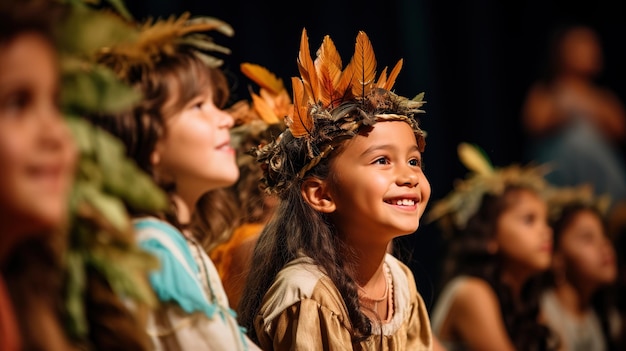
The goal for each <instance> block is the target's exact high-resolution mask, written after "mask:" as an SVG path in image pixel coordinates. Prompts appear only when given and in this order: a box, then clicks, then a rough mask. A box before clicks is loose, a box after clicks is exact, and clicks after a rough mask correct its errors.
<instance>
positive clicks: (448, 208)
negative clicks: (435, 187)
mask: <svg viewBox="0 0 626 351" xmlns="http://www.w3.org/2000/svg"><path fill="white" fill-rule="evenodd" d="M457 151H458V154H459V159H460V160H461V162H462V163H463V164H464V165H465V167H467V168H468V169H469V170H470V173H469V174H468V175H467V176H466V178H465V179H463V180H459V181H457V182H456V184H455V186H454V190H453V191H451V192H450V193H449V194H448V195H447V196H446V197H444V198H443V199H441V200H439V201H438V202H436V203H435V204H434V206H433V207H432V208H431V210H430V211H429V212H428V214H427V215H426V220H427V221H428V222H432V221H435V220H441V221H442V223H441V224H442V226H444V227H446V226H448V225H453V226H454V227H455V228H457V229H463V228H465V226H466V225H467V221H468V220H469V219H470V218H471V217H472V216H473V215H474V214H475V213H476V212H477V211H478V209H479V207H480V204H481V202H482V199H483V196H484V195H485V194H491V195H500V194H502V193H503V192H504V191H505V190H506V189H507V187H509V186H519V187H524V188H530V189H534V190H536V191H537V192H538V193H539V194H542V195H543V194H545V192H546V191H547V189H548V183H547V182H546V180H545V179H544V175H545V174H546V173H547V172H548V169H547V167H545V166H534V165H528V166H525V167H522V166H519V165H510V166H508V167H503V168H495V167H493V165H492V164H491V162H490V161H489V159H488V158H487V156H486V155H485V153H484V151H482V150H481V149H480V148H479V147H478V146H476V145H473V144H469V143H461V144H459V146H458V150H457ZM450 222H451V223H450ZM446 229H448V228H447V227H446Z"/></svg>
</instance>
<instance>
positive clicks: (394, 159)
mask: <svg viewBox="0 0 626 351" xmlns="http://www.w3.org/2000/svg"><path fill="white" fill-rule="evenodd" d="M331 167H332V168H331V176H330V178H331V183H332V184H333V185H331V188H332V190H331V193H332V194H331V197H332V200H333V201H334V204H335V206H336V209H335V211H334V212H333V213H332V214H331V216H332V220H333V222H334V224H335V225H336V226H337V228H338V230H339V232H340V233H341V234H342V235H345V236H346V237H349V236H352V238H347V239H348V240H359V241H360V242H363V241H371V242H372V243H377V244H381V243H383V244H386V243H388V242H389V241H390V240H391V239H393V238H394V237H397V236H401V235H406V234H410V233H413V232H414V231H415V230H417V227H418V226H419V219H420V217H421V216H422V214H423V213H424V209H425V208H426V204H427V203H428V200H429V198H430V184H429V183H428V180H427V179H426V176H425V175H424V172H423V171H422V155H421V153H420V152H419V150H418V147H417V142H416V139H415V135H414V134H413V130H412V129H411V127H410V126H409V125H408V124H407V123H406V122H401V121H394V122H378V123H376V124H374V127H373V129H372V131H371V132H369V134H367V136H364V135H357V136H355V137H354V138H353V139H351V140H350V141H348V142H347V143H346V144H345V145H344V149H343V151H342V152H341V153H340V154H339V155H338V156H337V158H335V159H334V160H333V163H332V166H331Z"/></svg>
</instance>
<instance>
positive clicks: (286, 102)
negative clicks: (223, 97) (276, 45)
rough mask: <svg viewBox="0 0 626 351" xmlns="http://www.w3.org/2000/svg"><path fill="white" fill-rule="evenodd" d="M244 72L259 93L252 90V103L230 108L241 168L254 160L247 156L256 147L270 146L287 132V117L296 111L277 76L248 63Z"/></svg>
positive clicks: (236, 104)
mask: <svg viewBox="0 0 626 351" xmlns="http://www.w3.org/2000/svg"><path fill="white" fill-rule="evenodd" d="M241 72H242V73H243V74H244V75H245V76H246V77H248V78H250V80H252V81H253V82H254V83H256V84H257V85H258V86H259V91H258V93H255V92H254V90H253V89H252V88H250V96H251V97H252V102H250V101H248V100H241V101H238V102H237V103H235V104H233V106H231V108H230V109H229V112H230V114H231V115H232V116H233V118H234V119H235V127H233V128H232V129H231V137H232V140H233V145H234V146H235V148H236V149H237V150H238V152H241V153H242V154H241V155H238V157H237V160H238V161H237V162H238V163H239V166H242V165H243V164H244V163H248V162H253V161H254V158H251V157H250V156H251V155H250V154H249V153H248V152H250V151H251V150H252V149H253V148H254V147H258V146H259V145H265V144H267V143H269V142H270V140H271V139H272V138H273V137H276V136H277V135H279V134H280V133H282V132H283V131H284V130H285V128H286V126H285V122H284V119H285V116H287V115H289V114H291V112H292V110H293V104H292V103H291V97H290V96H289V93H288V92H287V89H286V88H285V85H284V83H283V80H282V79H280V78H278V77H276V75H275V74H274V73H272V72H270V71H269V70H268V69H267V68H265V67H263V66H260V65H257V64H254V63H248V62H244V63H242V64H241ZM254 167H258V166H257V165H254Z"/></svg>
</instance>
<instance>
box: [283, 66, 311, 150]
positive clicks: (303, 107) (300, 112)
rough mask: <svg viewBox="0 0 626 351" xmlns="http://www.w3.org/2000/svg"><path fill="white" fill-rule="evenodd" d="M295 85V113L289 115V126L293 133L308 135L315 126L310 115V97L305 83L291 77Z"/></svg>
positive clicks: (297, 135) (297, 136) (295, 134)
mask: <svg viewBox="0 0 626 351" xmlns="http://www.w3.org/2000/svg"><path fill="white" fill-rule="evenodd" d="M291 85H292V87H293V115H291V116H288V118H287V126H288V127H289V129H290V130H291V134H292V135H293V136H294V137H296V138H300V137H302V136H305V135H308V134H309V131H311V130H312V128H313V120H312V119H311V118H312V117H311V116H309V113H308V111H309V97H308V96H307V94H306V92H305V89H304V84H303V82H302V80H300V78H297V77H293V78H291Z"/></svg>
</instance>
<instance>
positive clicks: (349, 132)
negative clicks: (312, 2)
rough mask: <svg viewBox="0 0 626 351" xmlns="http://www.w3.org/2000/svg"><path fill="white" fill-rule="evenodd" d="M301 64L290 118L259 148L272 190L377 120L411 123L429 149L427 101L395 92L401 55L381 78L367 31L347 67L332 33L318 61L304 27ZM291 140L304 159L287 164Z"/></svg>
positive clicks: (420, 142) (282, 187)
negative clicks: (422, 122)
mask: <svg viewBox="0 0 626 351" xmlns="http://www.w3.org/2000/svg"><path fill="white" fill-rule="evenodd" d="M297 63H298V70H299V73H300V77H292V79H291V83H292V89H293V108H292V110H291V111H290V113H289V114H288V115H287V116H285V124H286V126H287V129H286V130H285V131H284V132H283V133H281V134H280V135H279V136H278V137H277V138H275V139H274V140H273V141H271V142H270V143H268V144H267V145H261V146H259V147H258V148H257V149H256V150H255V154H256V157H257V161H259V162H261V163H262V168H263V170H264V177H263V179H262V186H263V187H264V188H265V189H266V190H267V191H268V192H270V193H281V192H283V191H284V190H285V189H287V188H288V187H289V186H290V185H291V184H293V183H294V181H297V180H298V179H302V178H303V177H304V176H305V175H306V173H307V172H308V171H310V170H311V169H312V168H313V167H315V166H316V165H317V164H318V163H319V162H320V161H321V160H322V159H323V158H324V157H326V156H328V155H329V154H330V153H331V152H332V151H333V150H334V149H335V148H336V147H337V146H338V145H339V144H341V143H342V142H343V141H345V140H347V139H350V138H352V137H354V136H355V135H357V134H358V133H359V132H360V131H361V130H363V129H364V128H367V127H370V126H372V125H373V124H374V123H376V122H378V121H404V122H407V123H408V124H409V125H410V126H411V127H412V128H413V131H414V133H415V136H416V139H417V142H418V146H419V149H420V151H423V150H424V146H425V136H426V133H425V132H424V131H423V130H422V129H420V127H419V123H418V120H417V114H419V113H423V112H424V111H423V110H421V109H420V108H421V107H422V105H423V104H424V103H425V101H423V97H424V94H423V93H421V94H418V95H417V96H416V97H415V98H413V99H408V98H406V97H402V96H399V95H396V94H395V93H394V92H392V91H391V89H392V87H393V85H394V83H395V80H396V78H397V76H398V73H399V72H400V69H401V68H402V63H403V60H402V59H400V60H399V61H398V62H397V64H396V65H395V66H394V68H393V69H392V70H391V72H390V73H389V75H388V74H387V67H385V68H384V69H383V70H382V72H381V73H380V75H379V77H378V80H376V57H375V55H374V49H373V47H372V44H371V42H370V40H369V38H368V36H367V35H366V34H365V32H363V31H359V33H358V35H357V37H356V43H355V51H354V55H353V56H352V58H351V60H350V62H349V63H348V64H347V65H346V66H345V68H344V67H343V64H342V60H341V57H340V55H339V53H338V51H337V48H336V47H335V44H334V42H333V41H332V39H331V38H330V36H328V35H326V36H325V37H324V39H323V41H322V44H321V46H320V47H319V49H318V50H317V53H316V58H315V60H313V59H312V57H311V54H310V51H309V40H308V36H307V32H306V29H303V30H302V36H301V40H300V50H299V54H298V59H297ZM289 144H294V145H295V146H296V148H297V149H298V150H300V155H299V156H298V157H300V158H301V159H300V160H297V161H296V162H293V161H294V160H291V161H292V162H285V161H286V158H288V156H287V154H286V151H285V147H286V146H288V145H289ZM294 145H292V146H294ZM289 164H291V165H293V164H296V165H297V167H296V168H294V167H291V166H288V165H289Z"/></svg>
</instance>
